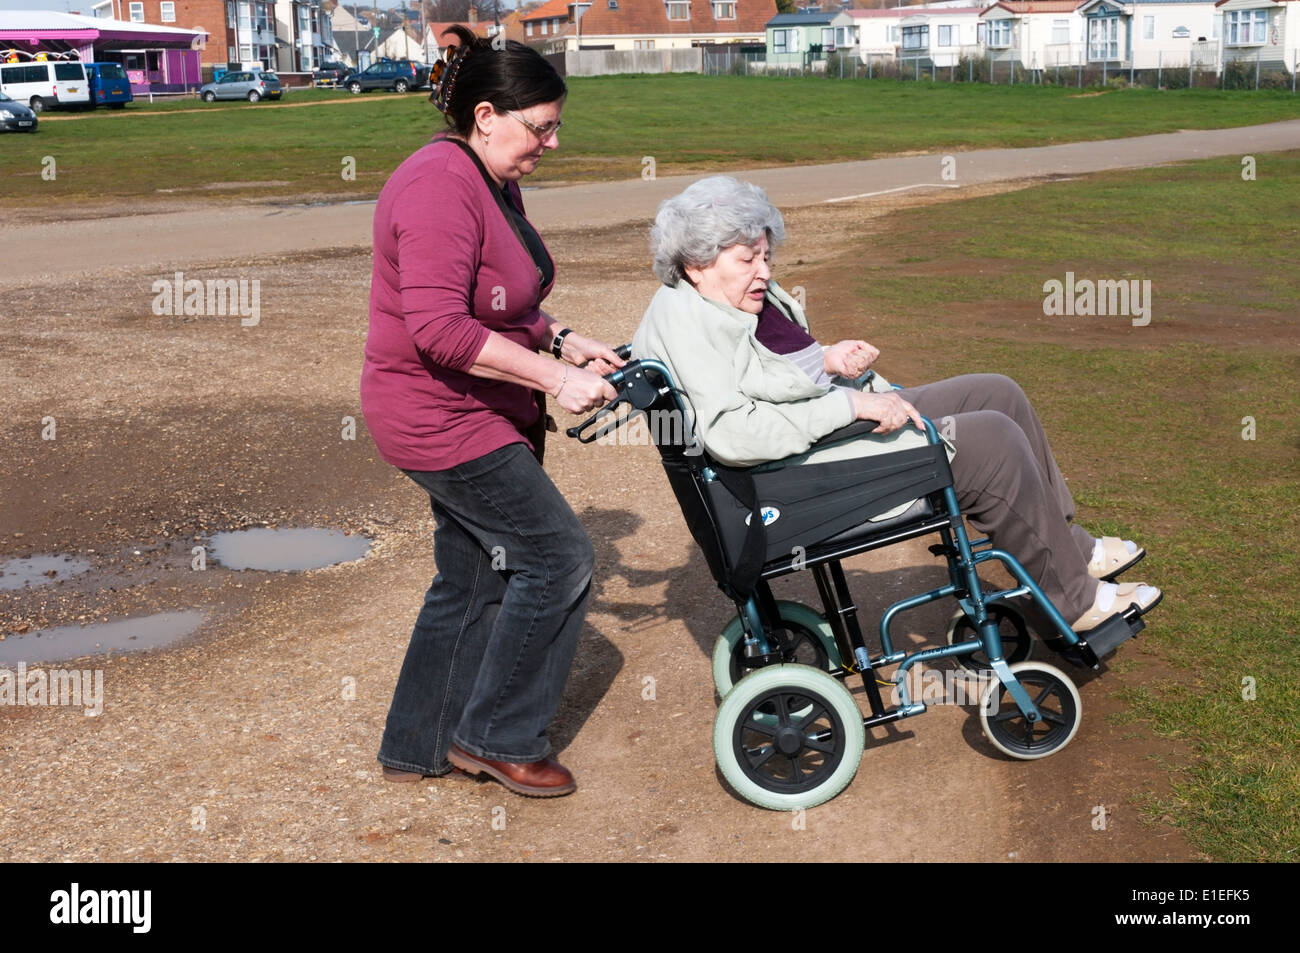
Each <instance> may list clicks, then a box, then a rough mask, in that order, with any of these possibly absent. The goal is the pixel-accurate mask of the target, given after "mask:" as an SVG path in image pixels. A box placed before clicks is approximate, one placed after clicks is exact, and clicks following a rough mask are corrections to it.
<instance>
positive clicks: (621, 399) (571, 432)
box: [564, 392, 632, 443]
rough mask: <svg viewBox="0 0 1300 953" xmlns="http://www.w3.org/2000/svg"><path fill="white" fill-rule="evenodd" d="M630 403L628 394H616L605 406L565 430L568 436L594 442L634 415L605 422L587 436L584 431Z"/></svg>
mask: <svg viewBox="0 0 1300 953" xmlns="http://www.w3.org/2000/svg"><path fill="white" fill-rule="evenodd" d="M630 403H631V401H629V400H628V399H627V396H626V395H625V394H623V393H621V392H620V393H619V394H618V396H616V397H615V398H614V399H613V400H611V401H610V402H609V403H608V404H606V405H605V406H604V407H602V408H600V410H598V411H596V412H595V413H594V414H592V415H591V416H590V417H588V418H587V419H586V420H584V421H582V423H580V424H578V425H577V426H574V427H569V428H568V429H567V430H565V431H564V432H565V433H566V434H567V435H568V436H570V437H573V438H574V439H576V440H577V441H578V442H579V443H594V442H595V441H597V440H599V439H600V438H601V437H603V436H604V435H605V434H607V433H609V431H610V430H612V429H614V428H616V427H619V426H621V425H622V424H623V422H624V421H626V420H627V419H628V418H629V417H631V416H632V415H631V414H628V415H627V416H626V417H617V418H616V419H615V420H612V421H610V422H609V423H608V424H605V425H604V426H602V427H600V429H598V430H597V431H596V432H595V433H593V434H590V435H587V436H584V435H583V431H584V430H586V429H587V428H588V427H590V426H592V425H593V424H594V423H595V422H596V421H597V420H599V419H600V418H601V417H603V416H605V415H606V414H610V413H613V412H614V410H615V409H616V408H617V407H618V406H619V405H620V404H630Z"/></svg>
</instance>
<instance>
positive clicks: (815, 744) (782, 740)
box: [713, 665, 866, 811]
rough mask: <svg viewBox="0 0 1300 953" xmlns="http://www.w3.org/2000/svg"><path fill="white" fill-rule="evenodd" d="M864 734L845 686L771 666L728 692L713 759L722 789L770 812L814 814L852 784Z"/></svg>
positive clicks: (811, 671) (802, 670)
mask: <svg viewBox="0 0 1300 953" xmlns="http://www.w3.org/2000/svg"><path fill="white" fill-rule="evenodd" d="M865 744H866V732H865V730H864V729H863V727H862V712H861V711H860V710H859V708H858V705H857V702H855V701H854V700H853V696H852V695H850V694H849V690H848V689H847V688H845V687H844V684H843V683H842V682H840V681H838V680H837V679H836V678H835V677H834V676H832V675H828V674H827V673H826V672H821V671H818V670H817V669H815V668H812V667H810V666H807V665H771V666H768V667H766V668H761V669H758V670H757V671H754V672H751V673H750V674H749V675H746V676H745V677H744V678H743V679H741V680H740V681H739V682H737V683H736V686H735V687H734V688H733V689H732V690H731V691H730V692H728V693H727V696H726V697H725V698H724V699H723V700H722V704H721V705H720V706H719V707H718V714H717V717H716V718H715V719H714V721H713V753H714V756H715V757H716V758H717V759H718V768H719V769H720V770H721V771H722V776H723V777H724V778H726V779H727V783H728V784H730V785H731V787H732V788H733V789H734V790H735V791H736V793H737V794H739V795H740V796H741V797H743V798H744V799H745V800H746V801H749V802H750V803H751V804H755V805H757V806H759V807H765V808H769V809H770V810H774V811H792V810H797V809H799V808H806V807H814V806H815V805H818V804H821V803H823V802H824V801H829V800H830V799H831V798H833V797H834V796H835V795H837V794H839V793H840V791H842V790H844V788H845V787H846V786H847V785H848V783H849V782H850V781H852V780H853V776H854V775H855V774H856V773H857V771H858V763H859V762H860V761H861V760H862V749H863V746H864V745H865Z"/></svg>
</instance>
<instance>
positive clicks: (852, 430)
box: [805, 417, 939, 453]
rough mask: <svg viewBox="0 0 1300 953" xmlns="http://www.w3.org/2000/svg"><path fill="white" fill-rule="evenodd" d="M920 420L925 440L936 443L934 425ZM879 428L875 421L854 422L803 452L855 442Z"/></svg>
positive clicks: (937, 436) (832, 432) (928, 421)
mask: <svg viewBox="0 0 1300 953" xmlns="http://www.w3.org/2000/svg"><path fill="white" fill-rule="evenodd" d="M921 419H922V420H924V421H925V436H926V439H927V440H928V441H929V442H930V443H932V444H933V443H938V442H939V434H938V432H937V431H936V430H935V429H934V424H932V423H930V418H928V417H922V418H921ZM879 426H880V423H879V422H878V421H875V420H855V421H853V423H851V424H849V425H848V426H847V427H841V428H840V429H839V430H832V431H831V432H830V433H828V434H827V435H826V436H824V437H822V438H821V439H820V440H818V441H817V442H816V443H814V444H813V445H812V446H811V447H809V448H808V450H807V451H805V452H807V453H811V452H813V451H814V450H820V449H822V448H823V447H830V446H833V445H835V444H837V443H840V442H841V441H844V440H856V439H857V438H858V437H865V436H867V435H868V434H870V433H871V432H872V431H874V430H875V429H876V428H877V427H879ZM908 426H910V424H909V425H908Z"/></svg>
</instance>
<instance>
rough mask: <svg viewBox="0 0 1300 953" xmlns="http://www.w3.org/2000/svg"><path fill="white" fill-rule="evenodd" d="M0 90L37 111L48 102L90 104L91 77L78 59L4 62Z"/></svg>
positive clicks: (48, 104)
mask: <svg viewBox="0 0 1300 953" xmlns="http://www.w3.org/2000/svg"><path fill="white" fill-rule="evenodd" d="M0 91H4V92H5V93H7V94H8V95H9V98H10V99H13V100H16V101H17V102H20V103H26V104H27V105H28V106H30V107H31V108H32V111H33V112H40V111H41V110H42V109H44V108H45V107H46V106H80V105H83V104H84V105H89V104H90V80H88V79H87V78H86V68H85V67H84V66H82V65H81V63H80V62H79V61H77V60H50V61H49V62H46V63H33V62H30V61H29V62H26V63H0Z"/></svg>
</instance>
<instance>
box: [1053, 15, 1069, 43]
mask: <svg viewBox="0 0 1300 953" xmlns="http://www.w3.org/2000/svg"><path fill="white" fill-rule="evenodd" d="M1052 42H1053V43H1069V42H1070V21H1069V20H1053V21H1052Z"/></svg>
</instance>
